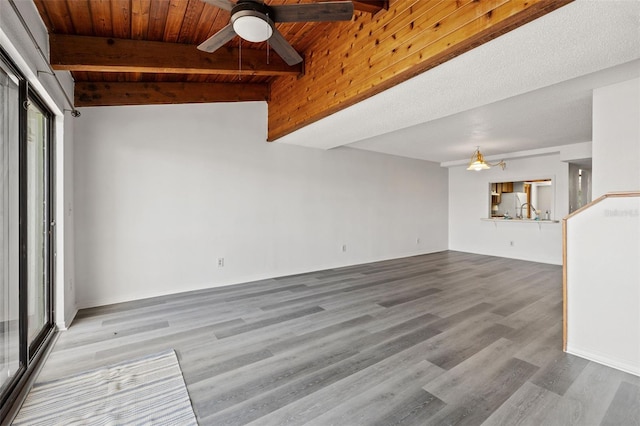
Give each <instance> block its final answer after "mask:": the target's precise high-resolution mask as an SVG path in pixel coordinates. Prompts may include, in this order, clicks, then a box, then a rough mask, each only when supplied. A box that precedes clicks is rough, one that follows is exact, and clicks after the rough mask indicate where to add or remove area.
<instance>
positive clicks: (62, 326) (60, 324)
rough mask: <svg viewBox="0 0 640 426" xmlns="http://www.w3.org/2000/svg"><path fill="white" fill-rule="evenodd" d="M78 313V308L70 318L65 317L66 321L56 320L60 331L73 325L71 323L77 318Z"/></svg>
mask: <svg viewBox="0 0 640 426" xmlns="http://www.w3.org/2000/svg"><path fill="white" fill-rule="evenodd" d="M77 313H78V309H77V308H76V309H75V310H74V311H73V313H72V314H71V315H70V316H69V317H68V318H65V319H64V321H58V322H56V327H58V330H60V331H64V330H67V329H68V328H69V327H70V326H71V323H72V322H73V320H74V319H75V317H76V314H77Z"/></svg>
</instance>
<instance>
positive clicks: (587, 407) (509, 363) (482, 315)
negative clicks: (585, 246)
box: [38, 251, 640, 426]
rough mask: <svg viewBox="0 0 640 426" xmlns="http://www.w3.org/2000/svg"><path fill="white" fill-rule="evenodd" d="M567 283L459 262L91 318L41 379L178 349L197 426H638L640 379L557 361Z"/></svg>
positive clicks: (399, 267) (387, 268) (555, 272)
mask: <svg viewBox="0 0 640 426" xmlns="http://www.w3.org/2000/svg"><path fill="white" fill-rule="evenodd" d="M561 273H562V271H561V267H559V266H553V265H545V264H538V263H531V262H524V261H518V260H510V259H503V258H497V257H489V256H480V255H474V254H468V253H460V252H452V251H447V252H441V253H434V254H429V255H424V256H416V257H410V258H404V259H396V260H390V261H384V262H377V263H370V264H366V265H359V266H353V267H346V268H340V269H335V270H325V271H319V272H314V273H309V274H303V275H298V276H290V277H283V278H278V279H272V280H265V281H260V282H252V283H247V284H240V285H235V286H229V287H222V288H215V289H211V290H206V291H198V292H191V293H183V294H178V295H173V296H166V297H159V298H154V299H148V300H142V301H135V302H129V303H122V304H118V305H111V306H104V307H99V308H93V309H88V310H83V311H81V312H79V314H78V317H77V318H76V320H75V321H74V322H73V325H72V326H71V327H70V329H69V330H68V331H66V332H62V333H61V335H60V337H59V339H58V341H57V342H56V345H55V347H54V349H53V352H52V353H51V356H50V357H49V359H48V360H47V362H46V364H45V366H44V369H43V371H42V373H41V375H40V377H39V378H38V380H39V381H44V380H49V379H52V378H55V377H61V376H65V375H68V374H71V373H75V372H79V371H82V370H86V369H90V368H95V367H97V366H100V365H105V364H111V363H115V362H119V361H123V360H126V359H130V358H134V357H138V356H142V355H145V354H149V353H153V352H157V351H161V350H164V349H167V348H174V349H175V350H176V351H177V353H178V357H179V360H180V364H181V367H182V370H183V373H184V378H185V382H186V383H187V388H188V390H189V393H190V396H191V399H192V402H193V406H194V411H195V413H196V415H197V417H198V421H199V422H200V424H201V425H244V424H252V425H302V424H309V425H405V424H406V425H454V424H455V425H480V424H483V425H519V424H527V425H580V426H586V425H638V424H640V409H639V404H638V400H639V397H640V380H639V379H638V377H635V376H632V375H629V374H625V373H622V372H620V371H617V370H614V369H611V368H607V367H603V366H601V365H599V364H595V363H592V362H589V361H586V360H584V359H582V358H578V357H574V356H571V355H567V354H565V353H563V352H562V351H561V340H562V338H561V327H562V324H561V309H562V307H561V306H562V300H561ZM150 285H152V283H150Z"/></svg>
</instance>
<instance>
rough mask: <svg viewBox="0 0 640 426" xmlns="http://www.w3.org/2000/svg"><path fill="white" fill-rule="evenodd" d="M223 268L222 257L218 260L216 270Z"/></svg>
mask: <svg viewBox="0 0 640 426" xmlns="http://www.w3.org/2000/svg"><path fill="white" fill-rule="evenodd" d="M222 267H224V257H219V258H218V268H222Z"/></svg>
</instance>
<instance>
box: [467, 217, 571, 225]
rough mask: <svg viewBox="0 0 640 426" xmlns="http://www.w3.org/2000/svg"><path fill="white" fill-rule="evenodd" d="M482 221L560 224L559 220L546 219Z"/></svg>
mask: <svg viewBox="0 0 640 426" xmlns="http://www.w3.org/2000/svg"><path fill="white" fill-rule="evenodd" d="M480 220H484V221H487V222H518V223H538V224H541V223H560V221H559V220H545V219H540V220H535V219H515V218H511V219H505V218H504V217H491V218H488V217H481V218H480Z"/></svg>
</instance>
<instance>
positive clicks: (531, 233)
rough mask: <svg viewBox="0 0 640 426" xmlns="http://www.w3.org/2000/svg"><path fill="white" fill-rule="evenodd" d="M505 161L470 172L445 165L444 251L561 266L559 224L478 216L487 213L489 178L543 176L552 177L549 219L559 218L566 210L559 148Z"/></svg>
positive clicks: (565, 177) (504, 179)
mask: <svg viewBox="0 0 640 426" xmlns="http://www.w3.org/2000/svg"><path fill="white" fill-rule="evenodd" d="M506 162H507V167H506V169H505V170H501V169H500V167H493V168H491V169H490V170H486V171H481V172H475V171H468V170H466V165H464V166H453V167H450V168H449V249H450V250H458V251H464V252H470V253H478V254H485V255H490V256H501V257H508V258H514V259H524V260H530V261H534V262H543V263H552V264H557V265H559V264H562V227H561V224H560V223H544V224H538V223H530V222H527V223H523V222H517V221H505V222H493V221H482V220H480V218H487V217H488V215H489V203H490V199H489V186H490V183H491V182H510V181H511V182H516V181H525V180H531V179H546V178H551V179H553V194H554V195H553V202H554V206H553V207H552V210H551V219H555V220H560V219H562V218H563V217H564V216H565V215H566V214H567V212H568V187H567V185H568V164H567V163H565V162H563V161H561V148H558V150H557V152H556V153H549V154H546V155H539V156H534V157H528V158H514V159H507V160H506ZM536 207H537V206H536ZM543 213H544V212H543ZM510 214H511V215H512V216H513V215H514V214H515V212H514V211H510ZM511 243H513V245H511Z"/></svg>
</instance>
